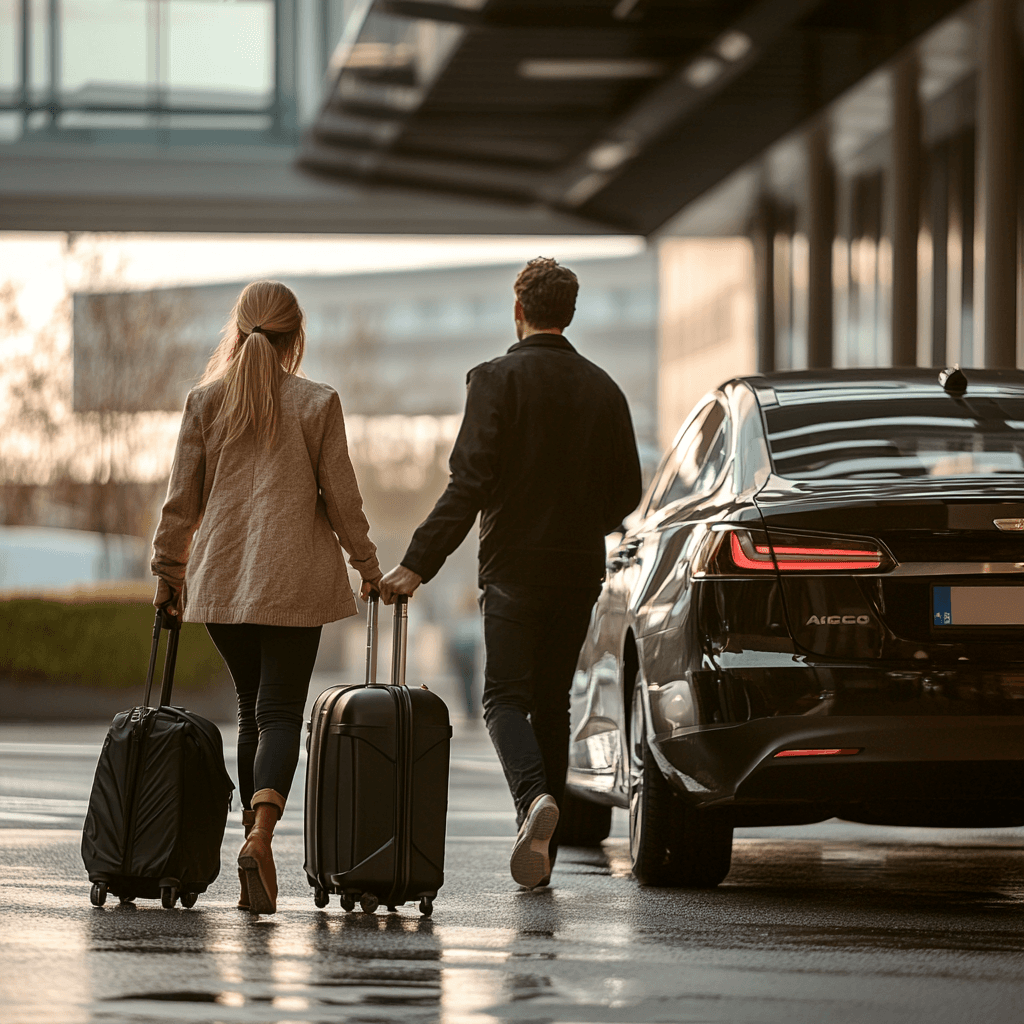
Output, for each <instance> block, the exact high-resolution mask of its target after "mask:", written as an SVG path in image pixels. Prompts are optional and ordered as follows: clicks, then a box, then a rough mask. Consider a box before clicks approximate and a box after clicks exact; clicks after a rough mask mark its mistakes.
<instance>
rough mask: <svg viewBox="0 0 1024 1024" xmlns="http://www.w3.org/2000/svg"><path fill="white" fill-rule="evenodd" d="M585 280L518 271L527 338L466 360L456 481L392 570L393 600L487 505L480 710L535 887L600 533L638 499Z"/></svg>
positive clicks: (524, 877) (598, 563)
mask: <svg viewBox="0 0 1024 1024" xmlns="http://www.w3.org/2000/svg"><path fill="white" fill-rule="evenodd" d="M578 290H579V283H578V281H577V280H576V275H575V274H573V272H572V271H571V270H568V269H567V268H566V267H561V266H559V265H558V264H557V263H556V262H555V261H554V260H551V259H535V260H531V261H530V262H529V263H528V264H527V265H526V267H525V268H524V269H523V271H522V272H521V273H520V274H519V276H518V277H517V278H516V282H515V325H516V335H517V337H518V338H519V342H518V344H516V345H513V346H512V347H511V348H510V349H509V350H508V353H507V354H506V355H504V356H500V357H498V358H497V359H492V360H491V361H490V362H487V363H483V364H481V365H480V366H477V367H476V368H475V369H473V370H471V371H470V373H469V376H468V378H467V386H468V389H467V396H466V413H465V417H464V419H463V421H462V428H461V430H460V431H459V436H458V438H457V439H456V441H455V447H454V448H453V450H452V454H451V459H450V462H449V465H450V469H451V479H450V482H449V484H448V488H447V489H446V490H445V492H444V494H442V495H441V497H440V498H439V499H438V502H437V504H436V505H435V506H434V510H433V511H432V512H431V513H430V515H429V516H428V517H427V519H426V520H425V521H424V522H423V523H422V525H421V526H420V527H419V528H418V529H417V530H416V533H415V534H414V535H413V538H412V542H411V543H410V545H409V549H408V550H407V551H406V553H405V556H404V557H403V558H402V562H401V564H400V565H399V566H397V567H396V568H395V569H392V571H391V572H390V573H388V574H387V576H385V577H384V579H383V580H382V581H381V593H382V595H383V597H384V600H385V601H387V602H388V603H390V602H391V601H393V600H394V597H395V595H397V594H407V595H412V593H413V592H414V591H415V590H416V588H417V587H418V586H419V585H420V583H422V582H426V581H427V580H430V579H432V578H433V577H434V576H435V575H436V574H437V572H438V570H439V569H440V568H441V566H442V565H443V564H444V561H445V559H446V558H447V557H448V556H449V555H450V554H451V553H452V552H453V551H454V550H455V549H456V548H457V547H458V546H459V544H461V543H462V541H463V540H464V539H465V537H466V534H467V533H468V532H469V530H470V528H471V527H472V525H473V522H474V520H475V519H476V516H477V513H480V574H479V582H480V587H481V589H482V594H481V598H480V607H481V609H482V610H483V616H484V646H485V652H486V669H485V673H484V677H485V678H484V695H483V708H484V720H485V721H486V723H487V729H488V731H489V733H490V735H491V740H492V742H493V743H494V747H495V749H496V750H497V752H498V759H499V760H500V761H501V766H502V768H503V769H504V772H505V778H506V780H507V781H508V786H509V789H510V790H511V792H512V797H513V800H514V801H515V805H516V818H517V823H518V825H519V835H518V837H517V839H516V843H515V846H514V847H513V850H512V857H511V860H510V865H509V866H510V869H511V872H512V877H513V878H514V879H515V880H516V881H517V882H518V883H519V884H520V885H523V886H525V887H526V888H528V889H532V888H535V887H536V886H538V885H547V884H548V882H549V881H550V875H551V864H552V862H553V857H554V851H555V843H554V840H553V834H554V831H555V827H556V825H557V823H558V803H559V801H560V800H561V799H562V794H563V792H564V789H565V772H566V767H567V764H568V756H569V688H570V686H571V684H572V676H573V672H574V670H575V667H576V659H577V657H578V655H579V651H580V647H581V646H582V644H583V641H584V639H585V637H586V632H587V626H588V624H589V621H590V613H591V609H592V608H593V606H594V602H595V601H596V599H597V595H598V593H599V591H600V589H601V581H602V579H603V577H604V563H605V544H604V538H605V535H606V534H607V533H609V532H611V531H612V530H614V529H615V528H616V527H617V526H618V525H619V524H620V523H621V522H622V519H623V518H624V517H625V516H626V515H627V514H628V513H629V512H630V511H632V510H633V509H634V508H635V507H636V505H637V504H638V503H639V501H640V463H639V459H638V457H637V450H636V439H635V437H634V434H633V424H632V421H631V419H630V415H629V407H628V405H627V404H626V399H625V396H624V395H623V394H622V392H621V391H620V390H619V388H618V387H617V386H616V384H615V383H614V381H612V379H611V378H610V377H609V376H608V375H607V374H606V373H605V372H604V371H603V370H601V369H599V368H598V367H597V366H595V365H594V364H593V363H591V362H590V361H589V360H587V359H584V358H583V356H581V355H580V354H579V353H578V352H576V350H575V349H574V348H573V347H572V345H570V344H569V342H568V341H567V340H566V338H565V337H564V336H563V335H562V331H563V329H564V328H565V327H567V326H568V325H569V323H570V321H571V320H572V317H573V313H574V312H575V310H576V294H577V292H578Z"/></svg>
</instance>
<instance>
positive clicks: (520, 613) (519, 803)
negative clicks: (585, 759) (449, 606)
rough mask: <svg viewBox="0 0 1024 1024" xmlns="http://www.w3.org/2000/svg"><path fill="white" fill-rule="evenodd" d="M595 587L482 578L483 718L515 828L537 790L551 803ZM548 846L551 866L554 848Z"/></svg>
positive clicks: (559, 790) (557, 790)
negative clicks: (508, 796)
mask: <svg viewBox="0 0 1024 1024" xmlns="http://www.w3.org/2000/svg"><path fill="white" fill-rule="evenodd" d="M599 592H600V587H532V586H524V585H520V584H509V583H489V584H487V585H486V586H485V587H484V589H483V593H482V594H481V595H480V608H481V610H482V611H483V613H484V645H485V648H486V652H487V665H486V668H485V671H484V698H483V706H484V721H486V723H487V730H488V732H489V733H490V734H491V741H492V742H493V743H494V749H495V750H496V751H497V752H498V760H499V761H500V762H501V767H502V768H503V769H504V772H505V778H506V780H507V781H508V788H509V789H510V790H511V791H512V799H513V800H514V801H515V805H516V822H517V824H518V825H522V823H523V820H524V819H525V817H526V814H527V811H529V809H530V804H531V803H533V801H534V800H535V799H536V798H537V797H538V796H540V794H541V793H550V794H551V795H552V796H553V797H554V798H555V802H556V803H559V804H560V803H561V802H562V794H563V793H564V792H565V771H566V768H567V767H568V763H569V689H570V687H571V686H572V677H573V672H574V671H575V669H576V659H577V658H578V657H579V653H580V648H581V647H582V646H583V641H584V639H585V638H586V635H587V626H588V624H589V622H590V613H591V610H592V609H593V607H594V602H595V601H596V600H597V595H598V593H599ZM557 839H558V833H557V831H556V833H555V836H554V840H553V841H552V844H551V856H552V863H553V862H554V854H555V850H556V849H557Z"/></svg>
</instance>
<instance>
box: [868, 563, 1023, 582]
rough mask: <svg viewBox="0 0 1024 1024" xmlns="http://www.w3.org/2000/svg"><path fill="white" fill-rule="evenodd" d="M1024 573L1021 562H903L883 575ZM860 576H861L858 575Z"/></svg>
mask: <svg viewBox="0 0 1024 1024" xmlns="http://www.w3.org/2000/svg"><path fill="white" fill-rule="evenodd" d="M1020 573H1024V561H1021V562H901V563H900V564H899V565H897V566H896V568H894V569H892V570H890V571H889V572H887V573H884V574H881V575H883V576H884V577H887V578H888V577H892V576H990V575H993V576H998V575H1002V574H1008V575H1017V574H1020ZM858 575H861V574H860V573H858Z"/></svg>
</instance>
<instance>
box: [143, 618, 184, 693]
mask: <svg viewBox="0 0 1024 1024" xmlns="http://www.w3.org/2000/svg"><path fill="white" fill-rule="evenodd" d="M161 629H166V630H167V649H166V651H165V652H164V674H163V679H162V681H161V684H160V704H159V705H158V706H159V707H164V706H165V705H167V704H170V702H171V689H172V688H173V686H174V666H175V663H176V662H177V660H178V636H179V635H180V633H181V620H180V619H179V618H178V617H177V616H175V615H168V613H167V612H166V611H165V610H164V609H163V608H158V609H157V610H156V619H154V621H153V646H152V647H151V648H150V651H149V669H148V670H147V672H146V699H145V701H144V702H143V706H144V707H147V708H148V707H149V706H150V703H149V699H150V697H151V696H152V693H153V676H154V675H155V673H156V654H157V648H158V647H159V646H160V631H161Z"/></svg>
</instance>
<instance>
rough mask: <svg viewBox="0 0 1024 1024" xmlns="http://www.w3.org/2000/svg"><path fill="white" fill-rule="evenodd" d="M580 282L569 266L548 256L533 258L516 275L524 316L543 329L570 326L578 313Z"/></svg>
mask: <svg viewBox="0 0 1024 1024" xmlns="http://www.w3.org/2000/svg"><path fill="white" fill-rule="evenodd" d="M579 290H580V283H579V281H577V280H576V275H575V274H574V273H573V272H572V271H571V270H570V269H569V268H568V267H561V266H559V265H558V264H557V263H556V262H555V261H554V260H552V259H549V258H548V257H546V256H538V257H537V258H536V259H535V260H530V262H529V263H527V264H526V266H525V267H523V269H522V270H521V271H520V272H519V276H518V277H517V278H516V283H515V293H516V298H517V299H518V300H519V302H520V304H521V305H522V307H523V316H524V317H525V319H526V322H527V323H528V324H530V325H531V326H532V327H537V328H540V329H542V330H543V329H544V328H548V327H557V328H559V329H562V328H563V327H568V326H569V323H570V322H571V321H572V318H573V314H574V313H575V312H576V294H577V292H579Z"/></svg>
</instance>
